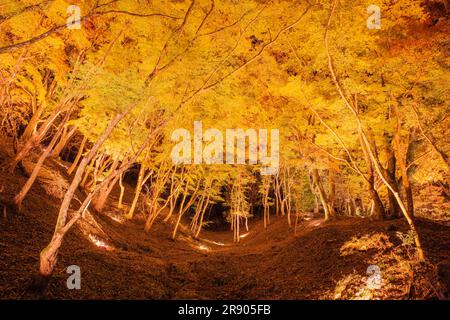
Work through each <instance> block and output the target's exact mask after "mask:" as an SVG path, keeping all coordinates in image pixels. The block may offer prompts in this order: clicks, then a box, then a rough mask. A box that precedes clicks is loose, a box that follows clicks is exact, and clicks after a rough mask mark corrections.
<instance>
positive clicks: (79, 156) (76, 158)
mask: <svg viewBox="0 0 450 320" xmlns="http://www.w3.org/2000/svg"><path fill="white" fill-rule="evenodd" d="M86 141H87V138H86V137H83V140H82V141H81V145H80V148H79V149H78V153H77V156H76V157H75V160H74V162H73V163H72V165H71V166H70V168H69V170H67V174H68V175H69V176H70V175H72V172H73V170H75V168H76V167H77V165H78V162H79V161H80V159H81V156H82V155H83V150H84V145H85V144H86Z"/></svg>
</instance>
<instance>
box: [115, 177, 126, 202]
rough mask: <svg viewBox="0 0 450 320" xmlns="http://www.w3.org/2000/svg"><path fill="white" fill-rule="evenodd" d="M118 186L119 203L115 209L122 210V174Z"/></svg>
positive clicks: (123, 188) (123, 189) (123, 187)
mask: <svg viewBox="0 0 450 320" xmlns="http://www.w3.org/2000/svg"><path fill="white" fill-rule="evenodd" d="M119 185H120V196H119V203H118V204H117V208H118V209H122V208H123V204H122V201H123V194H124V193H125V186H124V185H123V173H122V174H121V175H120V178H119Z"/></svg>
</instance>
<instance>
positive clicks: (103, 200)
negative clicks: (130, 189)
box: [94, 157, 119, 212]
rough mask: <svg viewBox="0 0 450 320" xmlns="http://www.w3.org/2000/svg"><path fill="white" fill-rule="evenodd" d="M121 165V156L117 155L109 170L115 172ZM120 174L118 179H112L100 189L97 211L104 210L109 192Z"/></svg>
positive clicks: (96, 202)
mask: <svg viewBox="0 0 450 320" xmlns="http://www.w3.org/2000/svg"><path fill="white" fill-rule="evenodd" d="M118 166H119V157H116V158H115V159H114V162H113V164H112V165H111V169H109V172H110V173H112V172H114V171H115V170H116V169H117V167H118ZM118 178H119V176H117V178H116V179H114V180H112V181H111V183H110V184H109V185H105V186H104V187H103V188H102V189H100V192H99V195H98V197H97V198H96V199H95V206H94V208H95V210H96V211H97V212H102V210H103V208H104V207H105V204H106V200H107V199H108V196H109V194H110V193H111V191H112V189H113V188H114V186H115V185H116V183H117V180H118Z"/></svg>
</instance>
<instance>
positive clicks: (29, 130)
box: [20, 94, 44, 141]
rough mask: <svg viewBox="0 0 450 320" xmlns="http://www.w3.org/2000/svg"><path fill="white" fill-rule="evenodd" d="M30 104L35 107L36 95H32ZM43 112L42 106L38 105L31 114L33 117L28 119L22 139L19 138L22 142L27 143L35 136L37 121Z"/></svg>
mask: <svg viewBox="0 0 450 320" xmlns="http://www.w3.org/2000/svg"><path fill="white" fill-rule="evenodd" d="M32 101H33V102H32V104H33V105H34V106H36V105H37V99H36V94H34V96H33V98H32ZM43 112H44V104H42V103H40V104H39V106H38V107H37V109H36V111H35V112H34V113H33V116H32V117H31V119H30V122H28V125H27V127H26V128H25V131H24V132H23V135H22V137H21V138H20V139H21V140H22V141H27V140H28V139H30V138H31V137H32V136H33V135H34V134H36V128H37V125H38V123H39V119H40V118H41V116H42V113H43Z"/></svg>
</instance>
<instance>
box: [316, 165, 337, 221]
mask: <svg viewBox="0 0 450 320" xmlns="http://www.w3.org/2000/svg"><path fill="white" fill-rule="evenodd" d="M312 176H313V181H314V184H315V185H316V187H317V190H318V192H319V198H320V202H321V203H322V206H323V210H324V213H325V220H329V219H330V218H332V217H333V215H334V212H332V211H331V208H330V205H329V202H328V198H327V195H326V193H325V189H324V187H323V185H322V181H321V180H320V176H319V171H318V170H317V169H313V170H312Z"/></svg>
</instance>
